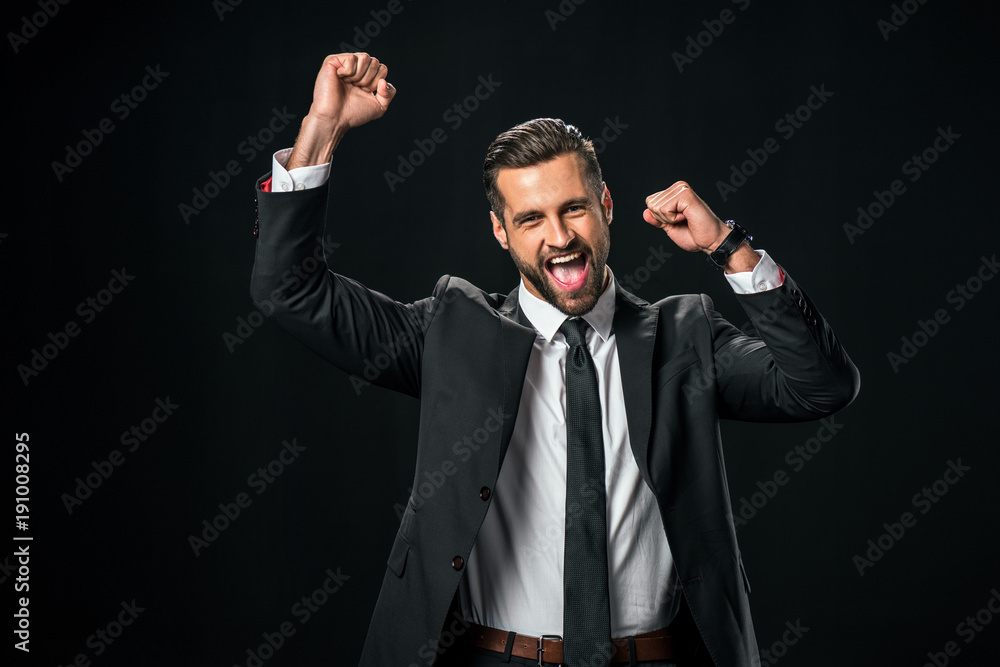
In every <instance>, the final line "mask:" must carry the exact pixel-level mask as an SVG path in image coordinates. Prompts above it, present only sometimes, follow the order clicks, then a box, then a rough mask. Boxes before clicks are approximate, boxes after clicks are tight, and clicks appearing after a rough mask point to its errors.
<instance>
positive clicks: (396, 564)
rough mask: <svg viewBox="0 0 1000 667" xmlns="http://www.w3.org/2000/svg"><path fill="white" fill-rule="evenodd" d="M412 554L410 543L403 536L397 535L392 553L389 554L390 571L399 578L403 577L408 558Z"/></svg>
mask: <svg viewBox="0 0 1000 667" xmlns="http://www.w3.org/2000/svg"><path fill="white" fill-rule="evenodd" d="M409 553H410V543H409V542H407V541H406V538H405V537H403V536H402V535H401V534H399V533H397V534H396V541H395V542H393V543H392V551H390V552H389V561H388V563H386V564H387V565H388V566H389V570H391V571H392V573H393V574H394V575H396V576H397V577H402V576H403V572H404V571H405V570H406V556H407V554H409Z"/></svg>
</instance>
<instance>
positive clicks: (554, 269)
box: [545, 251, 590, 292]
mask: <svg viewBox="0 0 1000 667" xmlns="http://www.w3.org/2000/svg"><path fill="white" fill-rule="evenodd" d="M589 266H590V263H589V262H588V261H587V255H586V254H585V253H583V252H580V251H577V252H570V253H566V254H565V255H559V256H557V257H553V258H552V259H549V260H546V262H545V270H546V271H548V272H549V275H550V276H552V280H553V281H554V282H555V283H556V285H558V286H559V288H560V289H561V290H563V291H564V292H575V291H577V290H578V289H580V288H581V287H583V284H584V283H585V282H586V281H587V273H588V272H589V270H590V269H589Z"/></svg>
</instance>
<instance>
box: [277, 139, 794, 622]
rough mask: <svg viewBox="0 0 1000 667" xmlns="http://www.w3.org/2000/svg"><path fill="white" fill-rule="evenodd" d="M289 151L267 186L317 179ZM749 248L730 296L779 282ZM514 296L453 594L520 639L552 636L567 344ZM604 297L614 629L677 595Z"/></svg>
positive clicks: (556, 315) (675, 600)
mask: <svg viewBox="0 0 1000 667" xmlns="http://www.w3.org/2000/svg"><path fill="white" fill-rule="evenodd" d="M290 154H291V149H284V150H281V151H278V152H277V153H275V154H274V160H273V165H272V182H271V191H272V192H281V191H291V190H301V189H306V188H312V187H318V186H319V185H322V184H323V183H325V182H326V180H327V178H328V177H329V173H330V163H327V164H324V165H317V166H311V167H301V168H297V169H293V170H292V171H286V170H285V168H284V164H286V163H287V160H288V157H289V155H290ZM756 252H757V254H758V255H759V256H760V257H761V261H760V262H758V264H757V266H756V267H755V268H754V270H753V271H747V272H744V273H735V274H725V275H726V279H727V280H728V281H729V283H730V285H731V286H732V288H733V289H734V290H735V291H736V292H739V293H744V294H748V293H753V292H758V291H764V290H767V289H773V288H776V287H778V286H780V285H781V283H782V282H783V281H782V276H781V274H780V272H779V270H778V267H777V265H776V264H775V263H774V262H773V260H771V258H770V257H769V256H768V255H767V253H765V252H764V251H763V250H757V251H756ZM608 270H609V272H610V267H609V269H608ZM518 303H519V305H520V307H521V310H522V312H523V313H524V315H525V316H526V317H527V318H528V320H529V321H530V322H531V324H532V325H533V326H534V328H535V331H536V336H535V342H534V345H533V347H532V350H531V354H530V356H529V359H528V369H527V372H526V374H525V378H524V386H523V388H522V392H521V402H520V405H519V407H518V412H517V419H516V422H515V424H514V430H513V433H512V435H511V440H510V445H509V447H508V449H507V454H506V456H505V458H504V462H503V466H502V468H501V470H500V475H499V477H498V479H497V482H496V485H495V488H494V491H493V500H492V502H491V504H490V508H489V510H488V511H487V513H486V519H485V520H484V521H483V525H482V527H481V529H480V531H479V536H478V537H477V538H476V543H475V545H474V546H473V548H472V553H471V554H470V555H469V559H468V562H467V565H466V572H465V576H464V577H463V578H462V582H461V585H460V588H459V592H460V599H461V605H462V613H463V615H464V616H465V618H466V620H469V621H472V622H475V623H480V624H482V625H488V626H491V627H494V628H500V629H503V630H507V631H511V630H512V631H514V632H518V633H521V634H526V635H535V636H537V635H541V634H556V635H562V622H563V557H564V537H565V519H566V510H565V505H566V386H565V377H566V369H565V362H566V355H567V351H568V349H569V346H568V344H567V343H566V338H565V336H563V334H562V333H560V332H559V327H560V326H561V325H562V323H563V321H564V320H565V319H566V314H565V313H563V312H561V311H560V310H558V309H557V308H555V307H554V306H552V305H551V304H549V303H548V302H546V301H543V300H542V299H539V298H538V297H535V296H534V295H532V294H531V293H530V292H528V290H527V288H526V287H525V285H524V281H523V280H522V281H521V283H520V286H519V288H518ZM614 304H615V284H614V277H613V274H612V277H611V280H609V282H608V286H607V287H606V288H605V290H604V292H603V293H602V294H601V296H600V298H599V299H598V303H597V305H596V306H595V307H594V309H593V310H591V311H590V312H589V313H587V314H586V315H584V316H583V318H584V319H585V320H586V321H587V323H588V324H589V325H590V328H588V330H587V347H588V349H589V350H590V354H591V356H592V357H593V359H594V364H595V366H596V368H597V376H598V378H597V380H598V388H599V394H600V399H601V406H602V408H603V413H604V414H603V433H604V461H605V464H604V465H605V485H606V490H607V526H608V574H609V579H608V582H609V587H610V595H611V631H612V636H614V637H625V636H628V635H636V634H641V633H643V632H648V631H651V630H656V629H659V628H662V627H665V626H666V625H668V624H669V623H670V622H671V621H672V620H673V618H674V615H675V614H676V611H677V607H678V604H679V602H680V596H679V595H675V594H674V587H675V578H676V577H675V573H674V566H673V558H672V556H671V553H670V545H669V544H668V543H667V538H666V534H665V533H664V529H663V522H662V519H661V518H660V512H659V509H658V508H657V505H656V498H655V497H654V496H653V492H652V490H650V488H649V487H647V486H646V484H645V482H644V481H643V480H642V476H641V474H640V473H639V467H638V465H637V464H636V462H635V458H634V457H633V456H632V449H631V445H630V444H629V433H628V422H627V420H626V414H625V397H624V393H623V390H622V381H621V368H620V366H619V363H618V348H617V343H616V341H615V333H614V331H613V329H612V326H611V325H612V321H613V318H614V310H615V306H614ZM682 539H683V538H682ZM676 592H679V590H678V591H676Z"/></svg>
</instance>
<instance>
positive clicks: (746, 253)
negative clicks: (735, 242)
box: [722, 241, 760, 273]
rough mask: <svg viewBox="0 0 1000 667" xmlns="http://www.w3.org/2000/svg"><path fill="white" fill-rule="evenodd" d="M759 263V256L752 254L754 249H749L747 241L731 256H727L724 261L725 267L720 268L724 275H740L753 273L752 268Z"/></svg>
mask: <svg viewBox="0 0 1000 667" xmlns="http://www.w3.org/2000/svg"><path fill="white" fill-rule="evenodd" d="M759 261H760V255H758V254H757V253H756V252H754V249H753V248H751V247H750V243H749V242H748V241H743V243H741V244H740V245H739V247H738V248H736V250H734V251H733V254H731V255H730V256H729V259H728V260H727V261H726V265H725V266H724V267H722V270H723V271H725V272H726V273H742V272H744V271H753V270H754V267H756V266H757V262H759Z"/></svg>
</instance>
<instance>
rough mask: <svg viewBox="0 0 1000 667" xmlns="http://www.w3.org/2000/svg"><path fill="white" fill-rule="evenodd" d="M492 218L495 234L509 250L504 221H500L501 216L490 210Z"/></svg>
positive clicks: (500, 242) (501, 244)
mask: <svg viewBox="0 0 1000 667" xmlns="http://www.w3.org/2000/svg"><path fill="white" fill-rule="evenodd" d="M490 220H492V221H493V236H494V237H496V240H497V242H498V243H499V244H500V247H501V248H503V249H504V250H509V248H508V247H507V230H506V229H505V228H504V226H503V223H502V222H500V218H498V217H497V214H496V213H494V212H493V211H490Z"/></svg>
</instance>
